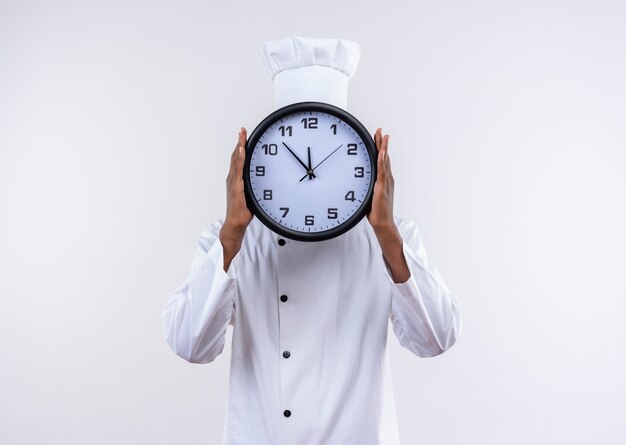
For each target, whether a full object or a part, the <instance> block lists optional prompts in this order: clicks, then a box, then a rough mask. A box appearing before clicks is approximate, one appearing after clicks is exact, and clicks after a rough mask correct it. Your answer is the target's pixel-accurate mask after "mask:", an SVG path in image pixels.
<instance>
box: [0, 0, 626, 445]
mask: <svg viewBox="0 0 626 445" xmlns="http://www.w3.org/2000/svg"><path fill="white" fill-rule="evenodd" d="M624 23H626V6H625V3H624V2H622V1H617V0H616V1H612V2H611V1H561V2H557V1H546V0H543V1H528V0H526V1H517V2H512V1H511V2H506V1H499V2H497V1H492V2H486V1H485V2H478V1H466V2H461V1H457V2H452V1H438V2H434V1H432V2H424V1H420V2H406V3H393V2H385V3H384V4H382V3H380V2H376V3H368V2H365V1H358V2H357V1H353V2H334V1H332V2H331V1H315V2H293V1H290V2H268V1H265V2H257V1H250V2H236V1H232V2H209V1H204V2H190V1H154V0H151V1H148V0H145V1H119V2H116V1H100V2H95V1H55V2H52V1H50V2H47V1H39V2H35V1H28V0H25V1H9V0H2V1H0V298H1V306H0V353H1V359H0V442H2V443H3V444H44V443H45V444H64V445H65V444H95V445H97V444H219V443H220V442H221V437H222V428H223V422H224V412H225V406H226V391H227V385H228V365H229V359H230V348H229V345H230V335H231V330H230V328H229V331H228V338H227V346H226V348H225V351H224V352H223V354H222V355H221V356H219V357H218V358H217V359H216V360H215V362H213V363H211V364H208V365H191V364H188V363H186V362H184V361H183V360H182V359H180V358H178V357H177V356H176V355H174V354H173V353H172V352H171V351H170V350H169V349H168V347H167V345H166V343H165V341H164V340H163V333H162V329H161V320H160V314H161V310H162V308H163V305H164V304H165V301H166V300H167V298H168V297H169V295H170V293H171V292H172V291H173V290H174V289H175V287H176V286H177V285H178V284H179V283H180V282H181V281H182V280H183V279H184V278H185V277H186V275H187V273H188V271H189V268H190V265H191V258H192V255H193V253H194V251H195V248H196V240H197V238H198V236H199V234H200V232H201V231H202V230H203V229H204V228H205V227H206V226H207V225H208V224H210V222H212V221H213V220H215V219H217V218H221V217H222V216H223V214H224V208H225V191H224V185H225V178H226V174H227V167H228V158H229V156H230V152H231V150H232V148H233V146H234V143H235V140H236V136H237V130H238V128H239V126H245V127H247V128H248V130H249V131H251V130H252V129H253V128H254V126H255V125H256V124H257V123H258V122H259V121H260V120H261V119H262V118H263V117H265V116H266V115H267V114H269V113H270V112H271V111H272V110H273V109H274V108H273V97H272V87H271V83H270V82H269V80H268V79H267V78H265V77H264V74H263V72H262V71H261V68H260V65H259V62H258V60H257V56H256V51H257V48H258V46H259V45H260V44H261V42H263V41H264V40H271V39H277V38H283V37H287V36H289V35H300V36H310V37H341V38H346V39H351V40H355V41H357V42H358V43H359V44H360V45H361V47H362V55H361V61H360V64H359V67H358V69H357V71H356V74H355V76H354V78H353V79H352V81H351V86H350V97H349V108H350V111H351V112H352V113H353V114H355V115H356V116H358V117H359V119H360V120H361V121H362V122H363V123H364V124H365V125H366V127H367V128H368V129H370V131H371V132H373V131H374V130H375V129H376V127H379V126H380V127H382V128H383V131H384V132H385V133H389V134H390V157H391V160H392V165H393V168H394V173H395V176H396V188H397V190H396V213H398V214H399V215H402V216H404V217H407V218H410V219H413V220H414V221H416V222H417V223H418V226H419V227H420V229H421V232H422V236H423V239H424V241H425V242H426V245H427V247H428V249H429V252H430V255H431V257H432V259H433V260H434V261H435V263H436V264H437V265H438V266H439V269H440V272H441V274H442V276H443V277H444V279H445V280H446V283H447V285H448V287H449V288H450V289H451V290H452V291H453V292H454V293H455V294H456V295H458V297H459V299H460V301H461V304H462V309H463V331H462V333H461V337H460V339H459V341H458V343H457V344H456V345H455V346H454V347H453V348H452V349H451V350H450V351H448V352H447V353H446V354H444V355H442V356H439V357H436V358H432V359H419V358H417V357H416V356H413V355H412V354H411V353H410V352H409V351H407V350H405V349H403V348H401V347H400V346H399V344H398V342H397V339H396V338H395V337H394V336H390V338H389V347H390V350H391V366H392V370H393V377H394V385H395V392H396V401H397V409H398V418H399V426H400V434H401V438H402V440H403V444H404V445H412V444H438V445H439V444H442V445H443V444H480V445H484V444H498V445H500V444H507V445H508V444H520V445H521V444H524V445H526V444H568V445H569V444H597V443H602V444H622V443H624V442H626V422H624V412H625V408H626V407H625V404H626V402H625V400H626V384H625V383H624V375H626V366H625V364H626V360H625V353H626V326H625V324H624V321H623V320H624V316H623V313H624V311H625V310H626V304H625V302H624V299H625V298H626V284H625V279H624V275H625V270H626V253H625V252H626V239H625V235H624V233H625V229H626V205H625V204H626V175H625V168H626V125H625V123H626V83H625V79H626V58H625V57H624V56H625V54H624V52H625V43H626V27H625V25H624ZM392 335H393V334H392ZM332 445H334V444H332Z"/></svg>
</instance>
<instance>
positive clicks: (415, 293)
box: [162, 37, 461, 445]
mask: <svg viewBox="0 0 626 445" xmlns="http://www.w3.org/2000/svg"><path fill="white" fill-rule="evenodd" d="M259 55H260V59H261V62H262V64H263V67H264V68H265V70H266V72H267V73H268V75H269V76H270V78H272V79H273V84H274V92H275V100H276V107H277V108H278V107H282V106H284V105H287V104H289V103H293V102H301V101H305V100H314V101H322V102H327V103H331V104H334V105H337V106H339V107H341V108H344V109H346V108H347V87H348V81H349V79H350V77H351V76H352V74H353V73H354V70H355V68H356V65H357V63H358V59H359V55H360V48H359V46H358V45H357V44H356V43H355V42H351V41H346V40H340V39H311V38H301V37H292V38H287V39H282V40H278V41H272V42H266V43H265V44H263V45H262V46H261V48H260V50H259ZM394 219H395V222H396V225H397V226H398V229H399V232H400V235H401V237H402V239H403V252H404V256H405V258H406V262H407V265H408V267H409V270H410V273H411V276H410V278H409V279H408V280H407V281H406V282H404V283H394V281H393V280H392V279H391V276H390V274H389V271H388V269H387V267H386V265H385V262H384V260H383V255H382V252H381V248H380V245H379V243H378V240H377V238H376V236H375V234H374V232H373V229H372V227H371V226H370V224H369V222H368V221H367V218H363V220H361V222H360V223H358V224H357V225H356V226H355V227H354V228H352V229H351V230H349V231H348V232H346V233H345V234H343V235H341V236H339V237H336V238H333V239H330V240H326V241H321V242H315V243H311V242H301V241H293V240H290V239H286V238H283V237H281V236H279V235H277V234H275V233H273V232H272V231H270V230H269V229H268V228H267V227H265V226H264V225H263V224H262V223H260V222H259V220H258V219H257V218H253V219H252V221H251V223H250V225H249V226H248V228H247V229H246V232H245V236H244V239H243V243H242V246H241V250H240V251H239V252H238V253H237V255H236V256H235V257H234V259H233V261H232V262H231V264H230V266H229V268H228V270H227V271H224V268H223V265H224V263H223V247H222V244H221V243H220V241H219V231H220V228H221V226H222V223H223V221H222V220H219V221H216V222H214V223H212V224H210V225H209V227H207V228H206V229H205V230H204V231H203V232H202V233H201V235H200V237H199V239H198V247H197V251H196V254H195V256H194V258H193V261H192V265H191V271H190V273H189V275H188V277H187V278H186V279H185V280H184V281H183V283H182V284H181V285H180V286H179V287H178V288H177V289H176V290H175V291H174V293H173V294H172V295H171V296H170V298H169V300H168V301H167V303H166V305H165V308H164V310H163V314H162V320H163V328H164V332H165V339H166V341H167V342H168V344H169V346H170V347H171V349H172V350H173V351H174V352H175V353H176V354H178V355H179V356H180V357H182V358H183V359H185V360H187V361H189V362H192V363H209V362H211V361H213V360H214V359H215V358H216V357H217V356H218V355H219V354H220V353H221V352H222V351H223V349H224V342H225V335H226V329H227V327H228V325H231V326H232V329H233V333H232V345H231V348H232V353H231V363H230V380H229V399H228V407H227V411H226V422H225V429H224V442H223V443H224V444H226V445H397V444H399V439H398V427H397V421H396V412H395V406H394V399H393V388H392V381H391V373H390V367H389V362H388V356H387V348H386V346H387V329H388V324H389V321H391V323H392V327H393V332H394V334H395V336H396V337H397V339H398V341H399V342H400V344H401V345H402V346H403V347H405V348H407V349H408V350H410V351H411V352H413V353H414V354H415V355H417V356H419V357H432V356H435V355H438V354H441V353H442V352H444V351H446V350H447V349H448V348H450V347H451V346H452V345H453V344H454V343H455V341H456V339H457V337H458V335H459V333H460V330H461V318H460V308H459V303H458V301H457V299H456V297H455V296H454V295H452V294H451V293H450V291H449V290H448V288H447V287H446V285H445V284H444V282H443V280H442V279H441V276H440V275H439V273H438V271H437V269H436V267H435V265H434V264H433V263H432V262H431V261H430V260H429V258H428V256H427V253H426V250H425V248H424V244H423V242H422V240H421V238H420V235H419V232H418V229H417V227H416V225H415V224H414V223H413V222H411V221H408V220H406V219H403V218H400V217H398V216H395V217H394Z"/></svg>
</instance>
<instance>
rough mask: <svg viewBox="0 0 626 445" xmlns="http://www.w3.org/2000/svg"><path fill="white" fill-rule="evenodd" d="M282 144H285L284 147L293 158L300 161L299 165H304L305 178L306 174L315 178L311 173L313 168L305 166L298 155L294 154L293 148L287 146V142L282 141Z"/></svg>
mask: <svg viewBox="0 0 626 445" xmlns="http://www.w3.org/2000/svg"><path fill="white" fill-rule="evenodd" d="M283 145H284V146H285V148H286V149H287V150H289V153H291V154H292V155H293V157H294V158H296V160H297V161H298V162H299V163H300V165H301V166H302V167H304V169H305V170H306V175H305V178H306V176H307V175H313V177H314V178H315V175H314V174H313V170H311V169H310V168H309V167H307V165H306V164H305V163H304V162H302V160H301V159H300V158H299V157H298V155H296V154H295V153H294V152H293V150H292V149H291V148H289V146H288V145H287V144H285V143H284V142H283Z"/></svg>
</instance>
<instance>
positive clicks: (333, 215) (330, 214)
mask: <svg viewBox="0 0 626 445" xmlns="http://www.w3.org/2000/svg"><path fill="white" fill-rule="evenodd" d="M328 219H337V209H336V208H330V209H328Z"/></svg>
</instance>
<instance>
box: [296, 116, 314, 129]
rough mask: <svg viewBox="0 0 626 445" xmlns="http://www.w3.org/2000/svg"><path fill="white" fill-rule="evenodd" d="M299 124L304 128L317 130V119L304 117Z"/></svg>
mask: <svg viewBox="0 0 626 445" xmlns="http://www.w3.org/2000/svg"><path fill="white" fill-rule="evenodd" d="M300 122H302V125H304V128H309V129H315V128H317V118H316V117H305V118H304V119H302V120H301V121H300Z"/></svg>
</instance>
